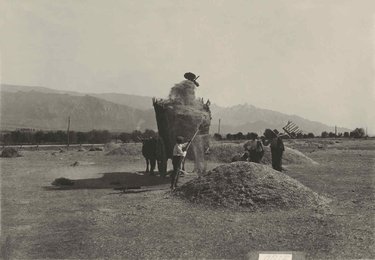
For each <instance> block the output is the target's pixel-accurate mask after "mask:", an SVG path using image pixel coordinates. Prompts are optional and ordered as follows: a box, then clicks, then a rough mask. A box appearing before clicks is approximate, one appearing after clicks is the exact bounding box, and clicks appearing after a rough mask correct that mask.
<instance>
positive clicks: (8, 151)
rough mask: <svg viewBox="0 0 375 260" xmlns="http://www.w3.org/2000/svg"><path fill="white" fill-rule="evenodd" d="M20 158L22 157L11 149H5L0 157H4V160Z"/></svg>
mask: <svg viewBox="0 0 375 260" xmlns="http://www.w3.org/2000/svg"><path fill="white" fill-rule="evenodd" d="M21 156H22V155H20V154H19V152H18V151H17V150H16V149H15V148H13V147H5V148H4V150H3V151H2V152H1V155H0V157H4V158H13V157H21Z"/></svg>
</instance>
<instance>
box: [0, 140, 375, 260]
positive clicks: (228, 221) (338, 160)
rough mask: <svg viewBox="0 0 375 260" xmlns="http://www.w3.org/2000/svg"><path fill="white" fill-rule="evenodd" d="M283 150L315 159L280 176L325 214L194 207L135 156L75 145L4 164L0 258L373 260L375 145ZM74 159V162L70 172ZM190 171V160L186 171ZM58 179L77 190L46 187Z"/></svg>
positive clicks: (307, 143) (306, 144) (342, 143)
mask: <svg viewBox="0 0 375 260" xmlns="http://www.w3.org/2000/svg"><path fill="white" fill-rule="evenodd" d="M286 145H287V146H289V147H291V148H294V149H298V150H299V151H301V152H303V153H305V154H306V155H307V156H309V157H310V158H312V159H313V160H315V161H316V162H318V163H319V164H318V165H305V164H293V165H286V169H287V172H286V174H288V175H289V176H291V177H293V178H295V179H297V180H298V181H300V182H301V183H303V184H304V185H306V186H307V187H309V188H311V189H312V190H313V191H315V192H317V193H319V194H321V195H324V196H326V197H328V198H330V199H331V200H332V202H331V203H330V205H329V206H330V209H331V210H330V211H329V212H319V211H313V210H311V209H304V208H301V209H297V210H292V211H272V212H248V211H231V210H229V209H223V208H219V209H215V208H207V207H204V206H202V205H194V204H190V203H188V202H186V201H183V200H180V199H178V198H175V197H174V196H172V195H171V194H170V192H169V191H168V187H169V184H168V182H169V179H161V178H159V177H149V176H145V175H143V171H144V168H145V164H144V160H143V158H141V155H140V154H139V155H131V156H105V152H100V151H96V152H88V151H86V152H78V151H77V149H72V150H70V151H68V152H64V153H59V152H56V153H55V154H54V155H53V154H52V151H51V150H40V151H21V154H22V155H23V157H19V158H0V162H1V224H2V225H1V257H2V258H3V259H30V258H31V259H41V258H60V259H61V258H64V259H65V258H77V259H92V258H99V259H102V258H125V259H137V258H138V259H139V258H147V259H154V258H244V257H246V254H248V253H249V252H254V251H302V252H304V253H305V254H306V257H307V258H308V259H355V258H375V244H374V242H375V241H374V230H375V220H374V210H375V206H374V187H375V140H339V141H337V140H315V139H311V140H297V141H287V142H286ZM134 147H135V148H134V149H138V150H139V149H140V147H136V145H134ZM75 161H78V162H79V165H78V166H76V167H72V166H70V165H71V164H72V163H74V162H75ZM218 164H219V163H218V162H209V163H208V167H209V168H210V169H212V168H213V167H215V166H217V165H218ZM192 167H193V165H192V163H191V162H189V163H188V166H187V168H188V170H189V169H192ZM170 168H171V166H170ZM59 177H66V178H70V179H74V180H76V183H77V184H78V185H77V186H76V187H75V188H74V189H73V188H72V189H65V190H55V189H51V182H52V181H53V180H54V179H56V178H59ZM194 177H195V175H194V174H189V175H188V176H186V177H185V178H181V181H182V182H185V181H187V180H189V179H192V178H194ZM129 181H130V182H133V183H132V184H133V185H139V186H144V185H150V184H155V185H153V187H151V188H153V189H155V190H154V191H149V192H143V193H134V194H123V193H121V192H119V191H118V190H114V188H115V187H121V186H124V185H125V184H126V183H128V184H129Z"/></svg>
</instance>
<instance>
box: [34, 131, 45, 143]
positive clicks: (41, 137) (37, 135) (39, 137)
mask: <svg viewBox="0 0 375 260" xmlns="http://www.w3.org/2000/svg"><path fill="white" fill-rule="evenodd" d="M34 139H35V142H36V143H37V144H41V143H43V142H44V141H45V140H44V132H43V131H37V132H36V133H35V134H34Z"/></svg>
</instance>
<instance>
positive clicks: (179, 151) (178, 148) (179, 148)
mask: <svg viewBox="0 0 375 260" xmlns="http://www.w3.org/2000/svg"><path fill="white" fill-rule="evenodd" d="M187 145H188V143H184V144H176V145H175V146H174V148H173V156H184V157H185V156H186V151H184V150H183V149H184V148H186V146H187Z"/></svg>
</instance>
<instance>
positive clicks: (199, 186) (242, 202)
mask: <svg viewBox="0 0 375 260" xmlns="http://www.w3.org/2000/svg"><path fill="white" fill-rule="evenodd" d="M175 194H176V195H177V196H179V197H181V198H184V199H187V200H189V201H191V202H193V203H200V204H205V205H210V206H220V207H229V208H241V207H242V208H246V209H250V210H270V209H296V208H318V207H320V206H324V205H326V203H327V202H328V200H327V199H326V198H324V197H322V196H320V195H318V194H317V193H315V192H313V191H312V190H311V189H309V188H307V187H306V186H304V185H303V184H301V183H300V182H298V181H297V180H295V179H293V178H291V177H289V176H287V175H285V174H283V173H281V172H278V171H275V170H273V169H272V168H271V167H269V166H266V165H262V164H257V163H250V162H234V163H230V164H224V165H221V166H218V167H216V168H215V169H213V170H212V171H209V172H207V173H206V174H203V175H202V176H200V177H198V178H196V179H193V180H191V181H189V182H187V183H185V184H184V185H183V186H181V187H180V188H178V189H177V190H176V193H175Z"/></svg>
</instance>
